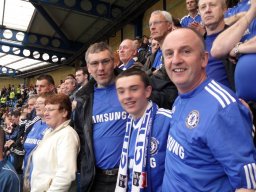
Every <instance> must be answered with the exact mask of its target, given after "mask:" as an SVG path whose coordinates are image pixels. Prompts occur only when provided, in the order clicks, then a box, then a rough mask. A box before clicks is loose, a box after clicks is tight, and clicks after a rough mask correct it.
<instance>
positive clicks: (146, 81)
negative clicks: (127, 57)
mask: <svg viewBox="0 0 256 192" xmlns="http://www.w3.org/2000/svg"><path fill="white" fill-rule="evenodd" d="M133 75H138V76H139V77H140V79H141V81H142V82H143V83H144V85H145V87H147V86H151V84H150V80H149V77H148V75H147V74H146V73H145V71H142V70H141V69H140V68H138V67H132V68H130V69H127V70H125V71H123V72H122V73H120V74H119V75H118V76H117V78H116V81H117V80H118V79H120V78H122V77H129V76H133Z"/></svg>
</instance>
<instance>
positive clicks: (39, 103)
mask: <svg viewBox="0 0 256 192" xmlns="http://www.w3.org/2000/svg"><path fill="white" fill-rule="evenodd" d="M35 105H45V104H44V102H36V103H35Z"/></svg>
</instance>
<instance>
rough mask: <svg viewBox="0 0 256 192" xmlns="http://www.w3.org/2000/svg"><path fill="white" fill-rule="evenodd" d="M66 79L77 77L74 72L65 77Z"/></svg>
mask: <svg viewBox="0 0 256 192" xmlns="http://www.w3.org/2000/svg"><path fill="white" fill-rule="evenodd" d="M66 79H76V78H75V75H73V74H71V73H70V74H68V75H67V77H66V78H65V80H66Z"/></svg>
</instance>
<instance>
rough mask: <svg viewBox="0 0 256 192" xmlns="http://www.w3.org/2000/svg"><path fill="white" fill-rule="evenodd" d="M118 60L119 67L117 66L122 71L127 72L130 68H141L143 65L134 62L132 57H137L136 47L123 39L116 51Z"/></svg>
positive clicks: (129, 40) (132, 42) (130, 41)
mask: <svg viewBox="0 0 256 192" xmlns="http://www.w3.org/2000/svg"><path fill="white" fill-rule="evenodd" d="M118 54H119V59H120V61H121V63H122V64H121V65H120V66H119V68H120V69H122V70H127V69H129V68H131V67H134V66H137V67H142V66H143V65H142V64H141V63H140V62H137V61H135V60H134V57H136V56H137V47H136V45H135V43H134V41H133V40H131V39H125V40H123V41H122V42H121V44H120V46H119V49H118Z"/></svg>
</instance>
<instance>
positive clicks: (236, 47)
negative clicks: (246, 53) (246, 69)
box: [234, 42, 242, 57]
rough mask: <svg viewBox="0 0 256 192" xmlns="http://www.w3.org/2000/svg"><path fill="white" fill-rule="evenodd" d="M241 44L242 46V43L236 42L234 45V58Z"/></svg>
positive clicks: (237, 54)
mask: <svg viewBox="0 0 256 192" xmlns="http://www.w3.org/2000/svg"><path fill="white" fill-rule="evenodd" d="M241 44H242V42H238V43H237V44H236V46H235V48H234V53H235V56H236V57H238V56H239V54H240V52H239V49H238V48H239V45H241Z"/></svg>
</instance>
